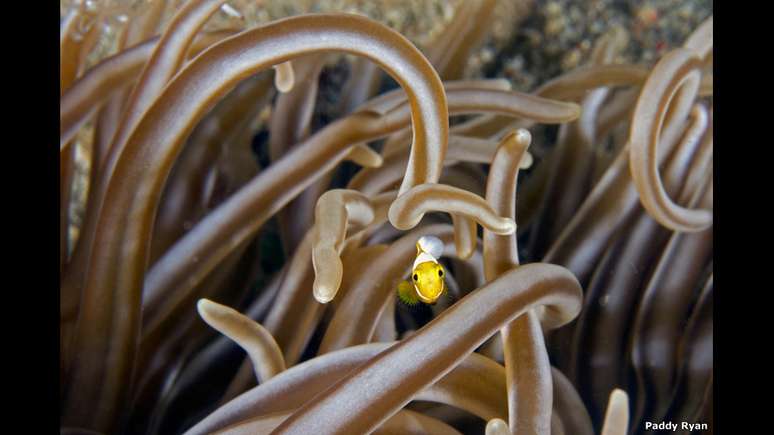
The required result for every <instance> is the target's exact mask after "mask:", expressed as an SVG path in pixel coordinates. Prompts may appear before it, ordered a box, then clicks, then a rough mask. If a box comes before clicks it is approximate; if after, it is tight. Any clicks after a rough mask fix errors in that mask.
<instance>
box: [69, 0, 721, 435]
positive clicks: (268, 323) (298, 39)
mask: <svg viewBox="0 0 774 435" xmlns="http://www.w3.org/2000/svg"><path fill="white" fill-rule="evenodd" d="M274 3H276V2H269V1H267V2H266V5H265V6H262V5H261V4H260V2H244V1H237V0H233V1H230V2H228V3H227V2H226V0H188V1H185V2H177V1H172V0H169V1H164V0H154V1H150V2H111V1H104V2H95V1H75V2H67V3H63V4H62V20H61V23H60V26H61V27H60V49H61V63H60V85H61V100H60V125H61V128H60V180H61V189H60V247H61V248H60V272H61V282H60V298H61V306H60V375H61V384H60V404H61V407H60V409H61V425H62V433H71V434H75V433H89V434H93V433H186V434H191V435H193V434H206V433H223V434H238V433H239V434H241V433H267V434H268V433H272V434H321V433H331V434H333V433H336V434H364V433H371V432H374V433H384V434H388V433H401V434H406V433H409V434H427V433H432V434H446V433H448V434H455V433H482V432H485V433H487V434H504V433H512V434H516V433H519V434H522V433H525V434H563V433H567V434H592V433H602V434H605V435H607V434H611V435H612V434H625V433H642V432H646V429H645V422H654V421H685V422H690V423H699V424H705V423H710V424H709V425H708V429H709V430H710V431H711V403H712V301H713V298H712V290H713V274H712V270H713V269H712V265H713V262H712V252H713V247H712V246H713V237H712V223H713V220H712V209H713V203H712V202H713V178H712V170H713V165H712V162H713V151H712V149H713V134H712V133H713V132H712V128H713V117H712V115H713V114H712V72H711V71H712V17H711V16H710V17H709V18H707V19H706V20H705V21H704V22H703V23H702V24H701V25H699V26H698V27H697V28H696V29H695V30H694V31H693V33H691V34H690V36H688V37H687V38H686V39H685V41H683V42H681V43H678V44H676V45H677V46H675V47H672V48H670V49H667V50H664V51H663V52H661V53H659V55H658V58H657V59H653V61H650V62H645V63H636V62H625V61H622V59H621V55H622V53H623V52H624V50H625V47H626V46H627V43H628V37H627V35H628V34H629V31H627V30H625V29H624V28H622V27H619V26H614V27H611V28H610V29H609V30H608V31H605V32H603V33H602V35H601V36H600V37H599V38H596V40H595V41H593V45H592V46H591V47H587V51H588V52H589V55H588V61H587V62H586V63H585V64H582V65H580V64H579V63H580V62H578V61H577V59H575V58H577V57H578V56H580V54H578V53H572V56H569V57H566V58H565V61H566V62H563V65H564V66H565V67H566V70H565V71H562V72H561V73H560V74H558V75H554V76H553V77H552V78H550V79H549V80H545V81H544V82H543V83H542V84H540V85H539V86H533V87H531V88H530V89H529V90H528V89H524V90H523V91H517V90H513V89H512V82H511V81H509V80H507V79H504V78H503V77H502V76H500V77H499V78H495V77H493V76H494V75H495V74H497V72H496V71H494V72H489V73H486V71H484V70H485V69H486V68H483V65H485V64H486V62H487V60H486V56H484V57H482V55H481V53H486V52H487V51H481V50H482V47H485V48H487V49H488V50H490V51H491V46H492V42H491V40H490V39H488V38H489V37H490V33H492V32H493V29H494V31H495V33H497V34H498V35H499V37H500V42H499V43H500V44H501V45H499V46H498V45H497V44H495V47H498V49H500V51H501V53H502V56H506V53H507V51H508V50H510V48H507V47H508V46H507V43H504V42H502V41H514V40H517V39H518V38H519V37H518V36H515V35H519V30H518V28H517V27H515V25H516V21H520V20H522V19H523V18H524V16H525V15H526V13H527V12H526V11H528V10H530V8H538V7H540V8H543V9H544V11H545V16H546V17H548V19H549V22H547V24H546V32H548V33H551V32H556V31H558V30H557V29H558V27H557V26H560V25H561V23H560V21H559V20H563V19H564V18H562V16H561V11H560V12H557V8H560V6H559V3H557V2H551V3H549V4H548V5H533V4H532V2H530V1H525V2H516V6H514V5H510V4H508V5H503V4H504V3H509V2H503V1H500V2H499V3H498V1H497V0H476V1H458V2H455V3H453V7H452V5H446V6H439V7H438V8H436V9H433V8H432V7H430V5H431V4H432V5H435V4H436V3H437V2H434V1H428V2H413V4H415V5H417V4H420V5H421V4H424V3H427V4H426V5H425V6H426V9H427V10H426V11H425V12H424V15H425V18H423V19H419V18H416V17H414V18H412V19H409V20H405V23H403V24H401V23H400V22H399V20H398V21H396V20H395V19H394V17H392V16H391V15H389V14H387V15H386V16H379V17H377V18H380V19H381V20H382V21H383V22H388V23H390V24H391V25H392V26H393V27H397V28H398V29H399V30H402V31H405V32H407V33H408V34H409V35H410V36H411V38H412V40H409V39H407V37H405V36H403V35H401V33H400V32H399V31H398V30H396V29H395V28H391V27H389V26H388V25H385V24H384V23H383V22H379V21H377V20H376V19H374V18H369V17H367V16H364V15H362V14H352V13H349V12H362V11H358V10H357V9H351V8H349V7H346V8H344V7H342V6H341V5H339V7H338V9H336V8H335V7H334V8H333V11H328V12H324V13H321V12H314V13H311V12H313V11H319V5H317V6H314V8H311V6H310V5H307V9H302V10H303V11H304V12H310V13H299V14H289V15H291V16H287V17H284V18H279V19H275V17H274V16H272V15H271V14H268V11H269V10H271V8H273V7H275V6H274V5H273V4H274ZM297 3H298V4H302V3H303V2H297ZM344 3H346V2H344ZM398 3H400V2H398ZM408 3H409V4H411V3H412V2H408ZM396 7H397V6H396ZM407 7H408V6H407ZM414 7H418V6H411V8H414ZM289 8H290V7H289ZM290 9H292V8H290ZM560 9H561V8H560ZM381 10H382V11H383V10H384V9H381ZM407 10H408V9H407ZM410 10H411V12H412V13H414V12H415V11H414V10H413V9H410ZM503 11H505V12H503ZM506 12H507V13H506ZM640 12H641V13H640V14H638V15H637V17H636V20H638V21H637V22H638V23H639V24H637V26H639V27H636V28H634V29H632V30H631V31H632V32H633V33H636V32H640V33H641V32H643V31H644V30H643V27H642V26H646V25H652V23H653V22H654V20H651V19H650V18H652V14H653V13H655V12H654V11H650V10H648V11H644V12H643V11H640ZM646 12H647V13H646ZM498 13H499V15H498ZM557 14H558V15H557ZM285 15H288V14H287V13H286V14H285ZM412 16H413V15H412ZM418 16H421V14H420V15H417V17H418ZM427 16H431V17H432V16H436V19H435V20H434V21H433V20H432V19H429V18H427ZM261 17H262V18H261ZM423 20H424V21H423ZM551 20H554V21H551ZM406 23H408V24H406ZM411 23H413V25H412V24H411ZM417 23H421V24H422V25H419V24H417ZM504 23H505V24H504ZM436 24H437V25H436ZM431 25H432V26H433V28H432V30H426V31H424V35H425V36H424V37H423V38H420V37H419V36H418V35H419V34H421V33H420V30H422V26H431ZM504 26H505V27H504ZM503 28H508V29H511V28H513V29H514V30H512V31H511V30H508V31H503ZM412 41H413V42H412ZM487 44H489V45H487ZM503 44H505V45H503ZM418 46H419V48H418ZM490 57H491V56H490ZM573 59H575V60H573ZM490 60H491V59H490ZM491 64H492V65H495V64H499V65H502V64H503V61H502V60H497V59H495V60H494V61H492V62H491ZM383 73H387V74H386V75H384V74H383ZM484 75H486V76H488V77H489V78H482V76H484ZM474 77H478V78H474ZM517 181H518V183H517ZM479 226H480V227H481V228H479ZM422 236H434V237H437V238H438V240H440V242H438V243H439V244H443V249H442V251H443V252H442V255H441V256H440V257H439V258H438V261H440V262H441V263H442V264H443V268H442V270H443V271H446V272H447V273H446V274H445V275H441V276H443V278H444V280H445V285H446V287H445V288H447V289H448V291H446V290H445V293H444V294H443V295H442V296H441V298H440V299H439V300H438V302H437V303H435V304H432V305H426V304H422V303H419V304H416V305H411V306H409V305H407V304H404V303H403V302H401V301H400V300H399V299H398V298H397V291H398V290H397V289H398V286H399V284H400V283H401V282H402V281H403V280H405V279H406V277H407V276H409V275H410V274H411V268H412V262H413V261H414V256H415V255H416V253H417V240H419V239H420V237H422ZM433 273H435V272H433ZM439 288H440V287H439ZM245 353H246V355H245Z"/></svg>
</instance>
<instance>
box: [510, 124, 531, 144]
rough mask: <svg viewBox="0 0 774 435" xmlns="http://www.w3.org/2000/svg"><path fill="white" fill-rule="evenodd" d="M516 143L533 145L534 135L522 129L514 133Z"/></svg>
mask: <svg viewBox="0 0 774 435" xmlns="http://www.w3.org/2000/svg"><path fill="white" fill-rule="evenodd" d="M514 136H515V139H516V141H518V142H520V143H523V144H526V145H529V144H530V143H532V134H531V133H530V132H529V130H527V129H526V128H520V129H518V130H516V132H515V133H514Z"/></svg>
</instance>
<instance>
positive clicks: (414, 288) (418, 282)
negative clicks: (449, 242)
mask: <svg viewBox="0 0 774 435" xmlns="http://www.w3.org/2000/svg"><path fill="white" fill-rule="evenodd" d="M439 244H440V249H441V250H442V248H443V244H442V242H441V241H440V240H438V239H437V238H435V237H432V238H431V237H428V236H425V237H422V238H421V239H420V240H419V241H418V242H417V257H416V259H415V260H414V268H413V270H412V271H411V281H410V282H409V281H402V282H401V283H400V284H399V285H398V297H400V300H402V301H403V302H405V303H406V304H408V305H414V304H416V303H417V302H419V301H422V302H424V303H426V304H434V303H436V301H438V298H440V297H441V295H442V294H444V293H445V292H446V281H445V280H444V274H445V273H446V272H445V271H444V270H443V266H441V264H440V263H438V260H437V259H436V255H438V256H440V252H439V251H438V249H439V248H438V246H439ZM429 251H435V252H429ZM434 254H435V255H434Z"/></svg>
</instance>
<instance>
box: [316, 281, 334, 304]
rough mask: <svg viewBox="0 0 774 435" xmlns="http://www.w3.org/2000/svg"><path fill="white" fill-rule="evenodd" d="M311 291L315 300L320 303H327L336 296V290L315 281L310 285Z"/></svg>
mask: <svg viewBox="0 0 774 435" xmlns="http://www.w3.org/2000/svg"><path fill="white" fill-rule="evenodd" d="M312 293H313V294H314V298H315V299H316V300H317V302H319V303H321V304H327V303H328V302H330V301H332V300H333V298H334V297H335V296H336V292H335V291H333V290H332V289H331V288H329V287H327V286H324V285H320V284H317V283H315V284H314V285H313V286H312Z"/></svg>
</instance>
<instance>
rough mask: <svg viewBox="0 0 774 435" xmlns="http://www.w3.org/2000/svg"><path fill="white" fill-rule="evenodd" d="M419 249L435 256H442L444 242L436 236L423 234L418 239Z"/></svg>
mask: <svg viewBox="0 0 774 435" xmlns="http://www.w3.org/2000/svg"><path fill="white" fill-rule="evenodd" d="M417 251H422V252H426V253H428V254H430V255H431V256H432V257H433V258H441V256H443V242H442V241H441V239H439V238H438V237H435V236H422V237H420V238H419V240H417ZM417 254H420V252H417Z"/></svg>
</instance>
